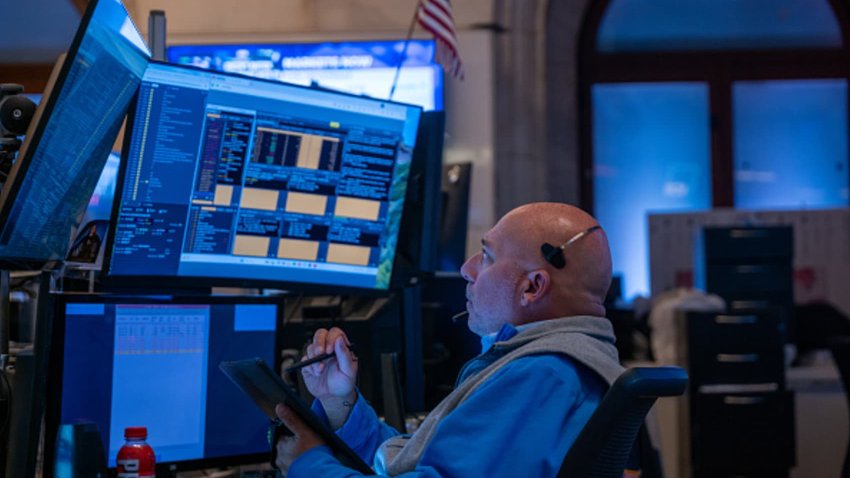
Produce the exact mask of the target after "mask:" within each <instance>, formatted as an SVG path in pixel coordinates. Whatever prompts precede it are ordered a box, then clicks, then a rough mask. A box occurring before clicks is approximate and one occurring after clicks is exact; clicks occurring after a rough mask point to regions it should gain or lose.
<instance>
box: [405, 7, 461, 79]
mask: <svg viewBox="0 0 850 478" xmlns="http://www.w3.org/2000/svg"><path fill="white" fill-rule="evenodd" d="M416 19H417V21H418V22H419V25H420V26H421V27H422V28H424V29H425V30H428V31H429V32H431V34H432V35H434V40H435V42H436V44H437V51H436V54H435V57H436V58H435V59H436V60H437V62H438V63H440V64H441V65H443V68H444V69H445V70H446V72H448V73H449V74H451V75H452V76H454V77H455V78H460V79H461V80H462V79H463V63H461V61H460V54H459V53H458V50H457V37H456V35H455V22H454V19H453V18H452V4H451V3H449V0H419V9H418V10H417V13H416Z"/></svg>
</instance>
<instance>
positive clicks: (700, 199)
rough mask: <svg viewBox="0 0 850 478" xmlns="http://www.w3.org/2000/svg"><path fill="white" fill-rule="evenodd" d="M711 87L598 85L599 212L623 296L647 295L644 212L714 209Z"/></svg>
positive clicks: (595, 189) (596, 197)
mask: <svg viewBox="0 0 850 478" xmlns="http://www.w3.org/2000/svg"><path fill="white" fill-rule="evenodd" d="M708 119H709V114H708V86H707V85H706V84H704V83H625V84H604V85H603V84H600V85H594V87H593V154H594V159H593V161H594V173H593V194H594V212H595V213H596V216H597V218H598V219H599V222H600V223H601V224H602V226H603V227H604V228H605V231H606V232H607V233H608V238H609V240H610V242H611V254H612V256H613V258H614V274H621V275H622V276H623V290H624V295H625V297H626V299H632V298H633V297H634V296H635V295H637V294H643V295H649V270H648V264H649V245H648V242H647V237H648V235H649V233H648V230H647V219H646V218H647V213H648V212H660V211H693V210H700V209H708V208H710V207H711V163H710V144H709V122H708Z"/></svg>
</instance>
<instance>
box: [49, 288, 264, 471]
mask: <svg viewBox="0 0 850 478" xmlns="http://www.w3.org/2000/svg"><path fill="white" fill-rule="evenodd" d="M60 312H61V313H60V314H59V316H60V318H64V324H63V325H64V327H62V328H63V329H64V334H63V335H62V336H60V337H57V338H56V339H55V340H58V343H57V347H61V349H63V353H62V360H61V364H62V365H61V367H62V369H61V371H60V372H57V373H61V377H62V382H61V388H59V390H58V396H52V397H51V400H54V402H53V403H54V404H56V403H58V402H61V407H60V408H61V412H60V414H59V416H60V422H61V423H74V422H78V421H81V420H87V421H93V422H95V423H96V424H97V425H98V428H99V430H100V432H101V438H102V441H103V443H104V448H105V449H106V451H107V454H108V463H109V466H110V467H114V466H115V458H116V455H117V453H118V449H119V448H120V447H121V445H122V444H123V443H124V429H125V428H126V427H128V426H145V427H147V429H148V439H147V441H148V443H149V444H150V445H151V447H152V448H153V449H154V452H155V453H156V461H157V463H179V462H186V461H197V460H210V459H226V458H228V457H230V458H232V457H239V456H245V455H255V454H260V453H267V452H268V451H269V444H268V441H267V438H266V430H267V428H268V419H267V418H266V417H265V415H263V414H262V413H261V412H260V411H259V409H257V408H256V406H255V405H254V404H253V403H252V402H251V400H250V398H248V397H247V396H246V395H244V394H243V393H242V392H241V391H240V390H239V389H238V388H237V387H236V386H234V385H233V384H232V383H231V382H230V380H229V379H228V378H227V377H226V376H225V375H224V374H222V373H221V372H220V370H219V368H218V364H219V363H221V362H222V361H225V360H238V359H244V358H246V357H260V358H262V359H263V360H265V361H266V362H267V363H274V347H275V318H276V317H277V306H275V305H273V304H267V303H265V304H258V303H256V302H253V303H240V302H239V301H238V299H233V300H229V301H228V302H227V303H203V302H201V303H167V302H164V301H163V302H162V303H144V302H139V301H135V302H134V301H128V302H122V301H120V300H118V299H115V300H110V301H108V302H104V303H66V304H64V310H61V311H60ZM246 321H247V323H248V324H250V326H248V327H246V326H245V324H246Z"/></svg>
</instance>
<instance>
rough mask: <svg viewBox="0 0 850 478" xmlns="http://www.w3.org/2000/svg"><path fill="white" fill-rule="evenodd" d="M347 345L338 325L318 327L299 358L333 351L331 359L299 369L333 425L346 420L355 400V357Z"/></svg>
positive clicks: (335, 427)
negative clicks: (330, 327) (303, 354)
mask: <svg viewBox="0 0 850 478" xmlns="http://www.w3.org/2000/svg"><path fill="white" fill-rule="evenodd" d="M348 346H349V341H348V337H346V336H345V333H344V332H343V331H342V330H340V329H339V328H337V327H334V328H332V329H330V330H325V329H319V330H317V331H316V333H315V334H313V343H311V344H310V345H308V346H307V355H305V356H304V357H303V358H302V359H301V360H302V361H303V360H307V359H310V358H313V357H315V356H317V355H321V354H324V353H334V354H335V357H334V358H332V359H328V360H325V361H322V362H318V363H315V364H313V365H308V366H306V367H304V368H303V369H301V375H302V376H303V377H304V384H305V385H307V390H309V391H310V393H311V394H312V395H313V396H314V397H316V398H317V399H318V400H319V401H320V402H322V407H323V408H324V409H325V413H326V414H327V416H328V420H329V421H330V424H331V427H332V428H333V429H337V428H339V427H341V426H342V424H343V423H345V420H346V419H348V414H349V412H350V411H351V407H353V405H354V402H355V401H356V400H357V391H356V390H355V386H356V385H357V357H356V356H355V355H354V353H352V352H351V349H350V348H349V347H348Z"/></svg>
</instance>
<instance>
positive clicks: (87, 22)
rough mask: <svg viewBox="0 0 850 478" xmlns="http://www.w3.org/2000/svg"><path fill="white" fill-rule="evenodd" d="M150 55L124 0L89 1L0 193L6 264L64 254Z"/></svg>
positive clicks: (0, 255) (1, 251) (0, 254)
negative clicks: (122, 2) (125, 6)
mask: <svg viewBox="0 0 850 478" xmlns="http://www.w3.org/2000/svg"><path fill="white" fill-rule="evenodd" d="M149 56H150V54H149V53H148V51H147V47H145V44H144V41H143V40H142V38H141V36H140V35H139V33H138V31H137V30H136V28H135V26H134V25H133V22H132V21H131V20H130V17H129V15H128V14H127V10H126V9H125V8H124V6H123V5H122V4H121V2H120V1H119V0H92V1H90V2H89V4H88V7H87V9H86V13H85V14H84V15H83V18H82V21H81V23H80V27H79V29H78V30H77V34H76V36H75V37H74V41H73V43H72V44H71V47H70V49H69V50H68V53H67V55H66V56H65V58H64V61H61V63H60V64H58V65H57V68H56V69H54V73H53V75H52V77H51V80H50V82H49V85H48V90H47V91H46V94H45V96H44V97H43V98H42V100H41V102H40V103H39V105H38V109H37V110H36V114H35V117H34V118H33V121H32V123H31V124H30V127H29V129H28V131H27V135H26V138H25V140H24V144H23V146H22V148H21V151H20V153H19V154H18V158H17V159H16V161H15V163H14V165H13V166H12V170H11V172H10V175H9V179H8V180H7V181H6V184H5V185H4V186H3V189H2V192H0V262H2V265H3V266H4V267H21V268H28V267H35V266H37V265H41V264H44V263H45V262H48V261H52V260H61V259H63V258H64V257H65V253H66V251H67V250H68V242H69V237H70V236H71V230H72V229H73V228H74V227H76V226H77V225H78V224H79V221H80V219H81V216H82V214H83V211H84V210H85V207H86V203H87V201H88V200H89V198H90V197H91V195H92V191H93V190H94V187H95V184H96V183H97V180H98V176H99V175H100V172H101V170H102V169H103V165H104V163H105V162H106V158H107V157H108V156H109V152H110V150H111V148H112V144H113V142H114V141H115V138H116V136H117V134H118V130H119V128H120V127H121V122H122V121H123V119H124V115H125V114H126V112H127V107H128V106H129V104H130V102H131V100H132V99H133V95H134V94H135V93H136V90H137V87H138V85H139V83H140V82H141V78H142V74H143V73H144V70H145V68H146V66H147V63H148V58H149ZM10 264H11V265H10Z"/></svg>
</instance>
